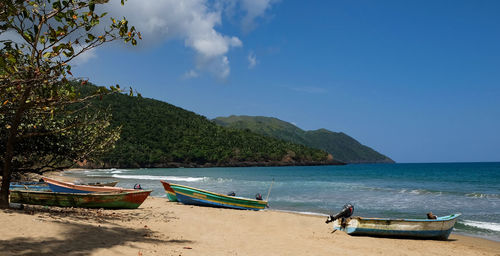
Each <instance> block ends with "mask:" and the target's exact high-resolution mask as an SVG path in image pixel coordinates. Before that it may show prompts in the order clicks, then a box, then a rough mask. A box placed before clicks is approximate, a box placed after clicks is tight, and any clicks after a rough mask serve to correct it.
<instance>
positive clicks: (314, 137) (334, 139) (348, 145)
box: [213, 115, 394, 163]
mask: <svg viewBox="0 0 500 256" xmlns="http://www.w3.org/2000/svg"><path fill="white" fill-rule="evenodd" d="M213 121H214V122H215V123H217V124H219V125H221V126H224V127H227V128H233V129H240V130H248V131H252V132H255V133H258V134H262V135H266V136H269V137H272V138H277V139H281V140H284V141H289V142H293V143H297V144H301V145H305V146H308V147H312V148H317V149H322V150H325V151H326V152H328V153H330V154H331V155H332V156H333V158H334V159H337V160H340V161H342V162H346V163H394V161H393V160H392V159H390V158H389V157H387V156H385V155H383V154H381V153H379V152H377V151H375V150H373V149H372V148H370V147H368V146H365V145H362V144H361V143H359V142H358V141H357V140H355V139H354V138H352V137H350V136H349V135H347V134H345V133H343V132H332V131H329V130H326V129H318V130H313V131H304V130H302V129H300V128H299V127H297V126H295V125H293V124H291V123H288V122H285V121H283V120H280V119H277V118H274V117H264V116H235V115H232V116H229V117H217V118H215V119H214V120H213Z"/></svg>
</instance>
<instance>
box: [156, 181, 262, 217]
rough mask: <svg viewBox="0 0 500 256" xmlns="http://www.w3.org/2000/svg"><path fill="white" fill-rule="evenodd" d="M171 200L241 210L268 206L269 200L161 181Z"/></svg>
mask: <svg viewBox="0 0 500 256" xmlns="http://www.w3.org/2000/svg"><path fill="white" fill-rule="evenodd" d="M161 183H162V184H163V187H164V188H165V192H166V193H167V196H171V197H169V199H170V200H172V199H174V197H173V193H175V199H177V200H178V201H179V202H181V203H183V204H192V205H201V206H211V207H222V208H231V209H241V210H262V209H264V208H265V207H266V206H267V201H263V200H254V199H249V198H243V197H235V196H226V195H223V194H218V193H213V192H209V191H205V190H201V189H197V188H192V187H188V186H183V185H178V184H173V183H168V182H165V181H161Z"/></svg>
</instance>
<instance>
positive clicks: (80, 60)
mask: <svg viewBox="0 0 500 256" xmlns="http://www.w3.org/2000/svg"><path fill="white" fill-rule="evenodd" d="M83 47H84V46H83V45H75V46H74V48H75V53H78V52H80V51H81V50H82V49H83ZM94 58H97V54H96V49H95V48H92V49H90V50H87V51H85V52H83V53H82V54H80V55H78V56H77V57H76V58H75V59H73V63H74V64H75V65H82V64H85V63H87V62H88V61H89V60H91V59H94Z"/></svg>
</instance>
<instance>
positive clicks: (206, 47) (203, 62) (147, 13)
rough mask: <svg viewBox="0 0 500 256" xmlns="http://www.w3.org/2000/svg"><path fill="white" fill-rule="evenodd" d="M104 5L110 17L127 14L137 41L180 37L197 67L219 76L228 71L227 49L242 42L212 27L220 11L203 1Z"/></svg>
mask: <svg viewBox="0 0 500 256" xmlns="http://www.w3.org/2000/svg"><path fill="white" fill-rule="evenodd" d="M105 6H106V7H105V8H106V11H108V12H109V13H110V16H114V17H117V18H118V17H123V16H125V17H127V19H128V20H129V22H130V24H132V25H134V26H135V27H136V28H137V30H138V31H140V32H141V34H142V37H143V40H142V41H140V42H139V43H140V44H143V45H146V46H147V45H152V44H159V43H162V42H164V41H167V40H172V39H177V40H183V41H184V44H185V45H186V46H187V47H189V48H191V49H193V50H194V51H195V52H196V55H197V57H196V60H197V63H196V68H197V69H200V70H207V71H209V72H212V73H213V74H214V75H216V76H217V77H220V78H226V77H227V76H228V75H229V73H230V67H229V60H228V58H227V53H228V52H229V50H230V49H231V48H235V47H241V46H242V45H243V43H242V42H241V40H240V39H239V38H238V37H235V36H227V35H223V34H221V33H220V32H218V31H217V30H216V29H215V28H216V26H219V25H221V23H222V20H221V19H222V18H221V11H220V10H218V9H217V8H211V6H210V5H209V2H208V1H206V0H162V1H158V0H129V1H127V2H126V4H125V5H124V6H120V3H119V1H113V2H112V3H111V4H109V5H105ZM214 67H215V68H214Z"/></svg>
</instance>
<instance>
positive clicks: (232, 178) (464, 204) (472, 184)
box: [66, 163, 500, 241]
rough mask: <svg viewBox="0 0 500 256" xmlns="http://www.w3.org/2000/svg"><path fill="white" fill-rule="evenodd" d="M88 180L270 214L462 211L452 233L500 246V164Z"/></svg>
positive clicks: (136, 173) (115, 172) (111, 175)
mask: <svg viewBox="0 0 500 256" xmlns="http://www.w3.org/2000/svg"><path fill="white" fill-rule="evenodd" d="M66 175H70V176H74V177H78V178H79V179H80V180H81V181H82V182H97V181H99V182H104V181H112V180H116V181H119V184H118V186H120V187H126V188H133V187H134V185H135V184H140V185H141V187H142V188H143V189H152V190H153V193H152V194H151V195H152V196H155V197H166V195H165V192H164V190H163V187H162V185H161V183H160V180H166V181H170V182H172V183H176V184H182V185H187V186H191V187H196V188H200V189H204V190H209V191H213V192H218V193H224V194H227V193H229V192H235V193H236V196H242V197H248V198H255V196H256V194H257V193H260V194H261V195H262V197H263V198H264V199H266V198H267V197H268V201H269V210H277V211H291V212H300V213H303V214H313V215H324V216H325V220H326V216H327V215H329V214H335V213H337V212H338V211H340V210H341V209H342V207H343V206H344V205H345V204H346V203H351V204H353V205H354V215H356V216H363V217H390V218H426V213H428V212H432V213H433V214H434V215H437V216H443V215H449V214H454V213H461V214H462V216H461V217H460V219H459V220H458V222H457V224H455V230H454V233H456V234H462V235H469V236H475V237H481V238H486V239H490V240H494V241H500V163H417V164H406V163H402V164H350V165H344V166H293V167H234V168H233V167H224V168H154V169H91V170H84V171H81V170H73V171H68V172H66Z"/></svg>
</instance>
